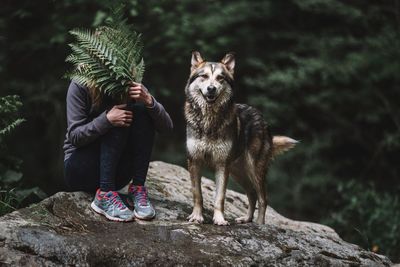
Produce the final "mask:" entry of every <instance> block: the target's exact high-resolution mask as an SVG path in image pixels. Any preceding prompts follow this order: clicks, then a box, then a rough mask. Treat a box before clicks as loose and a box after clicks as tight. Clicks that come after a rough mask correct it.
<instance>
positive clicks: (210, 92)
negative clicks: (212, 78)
mask: <svg viewBox="0 0 400 267" xmlns="http://www.w3.org/2000/svg"><path fill="white" fill-rule="evenodd" d="M216 90H217V88H216V87H215V86H214V85H210V86H208V87H207V92H208V93H209V94H215V91H216Z"/></svg>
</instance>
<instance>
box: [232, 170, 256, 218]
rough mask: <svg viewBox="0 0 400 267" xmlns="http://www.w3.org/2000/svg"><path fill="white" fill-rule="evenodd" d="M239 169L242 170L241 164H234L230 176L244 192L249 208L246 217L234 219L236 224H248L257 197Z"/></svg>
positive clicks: (245, 176)
mask: <svg viewBox="0 0 400 267" xmlns="http://www.w3.org/2000/svg"><path fill="white" fill-rule="evenodd" d="M241 168H243V163H235V167H233V168H232V169H231V172H232V173H231V175H232V177H233V179H235V181H236V182H237V183H238V184H239V185H240V186H241V187H242V188H243V189H244V190H245V191H246V195H247V198H248V200H249V207H248V209H247V214H246V216H242V217H239V218H236V219H235V221H236V222H237V223H248V222H251V221H252V220H253V215H254V210H255V207H256V201H257V197H256V191H255V190H254V188H253V184H252V183H251V182H250V181H249V180H248V178H247V174H246V173H244V172H243V171H242V170H241Z"/></svg>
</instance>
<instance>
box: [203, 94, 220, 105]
mask: <svg viewBox="0 0 400 267" xmlns="http://www.w3.org/2000/svg"><path fill="white" fill-rule="evenodd" d="M205 98H206V101H207V102H208V103H214V102H215V100H217V96H216V95H215V94H214V95H206V96H205Z"/></svg>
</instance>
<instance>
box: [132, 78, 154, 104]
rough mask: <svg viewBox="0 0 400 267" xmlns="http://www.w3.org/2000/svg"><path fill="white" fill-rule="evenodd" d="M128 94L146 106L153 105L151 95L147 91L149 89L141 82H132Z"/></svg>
mask: <svg viewBox="0 0 400 267" xmlns="http://www.w3.org/2000/svg"><path fill="white" fill-rule="evenodd" d="M128 95H129V97H130V98H131V99H133V100H136V101H139V102H142V103H144V104H145V105H146V107H152V106H153V97H152V96H151V94H150V93H149V90H147V88H146V87H145V86H144V85H143V84H141V83H135V82H132V86H131V87H129V91H128Z"/></svg>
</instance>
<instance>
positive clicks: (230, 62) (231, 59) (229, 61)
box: [221, 53, 235, 74]
mask: <svg viewBox="0 0 400 267" xmlns="http://www.w3.org/2000/svg"><path fill="white" fill-rule="evenodd" d="M221 63H222V64H224V65H225V67H226V68H227V70H228V71H229V72H230V73H231V74H233V72H234V70H233V69H234V68H235V55H234V54H233V53H228V54H226V55H225V56H224V58H223V59H222V60H221Z"/></svg>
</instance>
